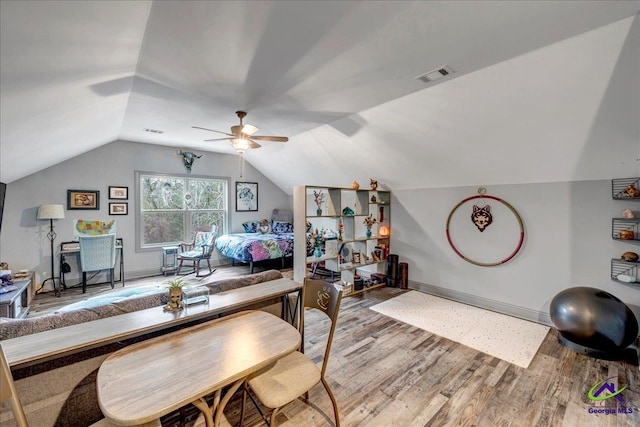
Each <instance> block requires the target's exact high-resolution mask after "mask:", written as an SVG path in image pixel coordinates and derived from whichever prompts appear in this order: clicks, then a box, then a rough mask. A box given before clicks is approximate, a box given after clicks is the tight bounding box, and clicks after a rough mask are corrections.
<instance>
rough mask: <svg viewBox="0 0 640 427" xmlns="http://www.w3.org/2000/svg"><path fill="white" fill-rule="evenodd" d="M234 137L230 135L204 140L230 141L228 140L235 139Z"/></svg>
mask: <svg viewBox="0 0 640 427" xmlns="http://www.w3.org/2000/svg"><path fill="white" fill-rule="evenodd" d="M233 138H234V137H233V136H231V137H229V138H213V139H205V140H204V141H205V142H208V141H228V140H230V139H233Z"/></svg>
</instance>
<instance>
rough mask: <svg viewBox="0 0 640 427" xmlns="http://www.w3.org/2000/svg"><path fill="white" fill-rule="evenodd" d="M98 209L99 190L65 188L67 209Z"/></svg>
mask: <svg viewBox="0 0 640 427" xmlns="http://www.w3.org/2000/svg"><path fill="white" fill-rule="evenodd" d="M74 209H75V210H99V209H100V191H97V190H67V210H74Z"/></svg>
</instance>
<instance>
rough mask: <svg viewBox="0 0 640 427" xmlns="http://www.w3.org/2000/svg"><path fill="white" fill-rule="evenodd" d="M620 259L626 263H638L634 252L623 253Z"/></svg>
mask: <svg viewBox="0 0 640 427" xmlns="http://www.w3.org/2000/svg"><path fill="white" fill-rule="evenodd" d="M620 259H622V260H623V261H628V262H636V261H638V254H637V253H635V252H625V253H623V254H622V256H621V257H620Z"/></svg>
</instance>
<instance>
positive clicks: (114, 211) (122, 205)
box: [109, 202, 129, 215]
mask: <svg viewBox="0 0 640 427" xmlns="http://www.w3.org/2000/svg"><path fill="white" fill-rule="evenodd" d="M109 215H129V203H127V202H115V203H114V202H110V203H109Z"/></svg>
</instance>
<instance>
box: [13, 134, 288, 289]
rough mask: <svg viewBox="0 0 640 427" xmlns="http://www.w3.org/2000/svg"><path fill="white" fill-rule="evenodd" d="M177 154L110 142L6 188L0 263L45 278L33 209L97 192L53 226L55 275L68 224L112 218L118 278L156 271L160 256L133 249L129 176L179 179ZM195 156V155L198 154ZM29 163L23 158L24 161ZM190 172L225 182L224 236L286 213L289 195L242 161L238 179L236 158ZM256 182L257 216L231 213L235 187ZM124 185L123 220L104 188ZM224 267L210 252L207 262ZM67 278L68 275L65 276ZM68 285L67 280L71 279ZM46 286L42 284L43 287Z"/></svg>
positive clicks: (40, 224)
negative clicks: (96, 205) (94, 199)
mask: <svg viewBox="0 0 640 427" xmlns="http://www.w3.org/2000/svg"><path fill="white" fill-rule="evenodd" d="M176 153H177V149H174V148H169V147H162V146H155V145H149V144H139V143H131V142H125V141H116V142H113V143H110V144H107V145H104V146H102V147H99V148H96V149H94V150H92V151H89V152H87V153H85V154H83V155H80V156H77V157H75V158H73V159H70V160H68V161H65V162H62V163H59V164H58V165H55V166H53V167H50V168H48V169H45V170H43V171H41V172H38V173H36V174H33V175H30V176H28V177H25V178H23V179H20V180H18V181H14V182H12V183H10V184H9V185H8V186H7V194H6V200H5V207H4V217H3V221H2V231H1V233H0V259H1V260H2V261H5V262H8V263H9V267H10V268H11V269H12V270H14V271H17V270H19V269H29V270H34V271H36V274H37V278H36V281H37V282H38V283H40V282H41V281H42V280H44V279H45V278H47V277H49V276H50V245H49V240H48V239H47V237H46V234H47V232H48V228H49V223H48V222H47V221H38V220H36V214H37V210H38V205H40V204H43V203H60V204H63V205H64V206H65V207H66V200H67V190H68V189H85V190H99V191H100V210H98V211H93V210H92V211H78V210H71V211H69V210H66V211H65V215H66V218H65V219H63V220H57V221H55V223H54V225H55V231H56V233H57V235H58V236H57V238H56V242H55V243H56V248H55V249H56V259H55V262H56V266H55V270H56V274H57V272H58V265H57V262H58V250H59V245H58V244H59V243H60V242H63V241H70V240H73V233H72V226H73V220H74V219H80V218H82V219H95V220H113V219H115V220H116V224H117V234H118V237H122V238H123V239H124V243H125V251H124V259H125V277H138V276H144V275H149V274H158V273H159V272H160V266H161V265H162V257H161V253H160V251H159V250H158V251H153V252H136V250H135V234H134V233H135V209H136V203H135V200H136V199H135V197H136V194H135V191H134V190H135V182H134V172H135V171H147V172H160V173H169V174H171V173H177V174H184V173H185V169H184V166H183V164H182V158H181V156H179V155H177V154H176ZM198 154H201V153H198ZM25 161H28V159H25ZM191 174H192V175H194V176H195V175H203V176H213V177H227V178H230V193H229V209H230V210H229V212H230V221H229V227H230V231H231V232H240V231H242V222H244V221H248V220H254V219H260V218H270V217H271V212H272V211H273V209H274V208H291V204H290V200H289V197H288V196H287V195H286V194H285V193H284V192H283V191H282V190H280V189H279V188H278V187H276V186H275V185H274V184H273V183H272V182H271V181H270V180H268V179H267V178H265V177H264V176H263V175H262V174H261V173H260V172H258V171H257V170H256V169H255V168H253V167H252V166H251V165H250V164H249V163H248V162H245V170H244V174H243V177H242V178H240V162H239V157H238V156H233V155H227V154H216V153H204V156H203V157H202V158H200V159H197V160H196V161H195V163H194V165H193V167H192V172H191ZM236 181H248V182H257V183H258V191H259V195H258V209H259V211H258V212H235V182H236ZM110 185H112V186H126V187H129V200H128V203H129V215H126V216H121V215H118V216H110V215H109V214H108V212H109V211H108V203H109V200H108V187H109V186H110ZM220 262H222V263H227V259H226V258H225V257H223V256H221V255H220V254H219V253H217V252H216V253H215V255H214V259H213V263H216V264H218V263H220ZM72 277H73V276H72ZM72 283H73V282H72ZM47 286H49V285H47Z"/></svg>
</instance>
